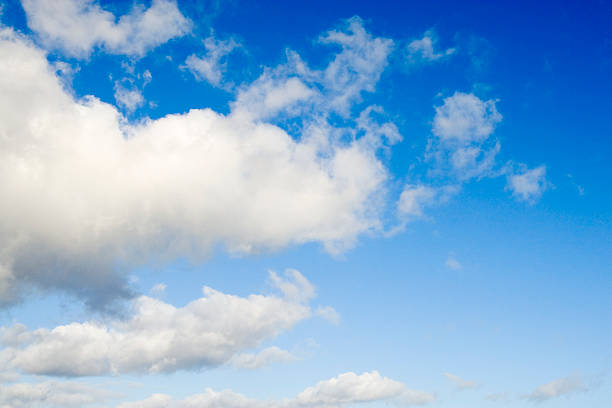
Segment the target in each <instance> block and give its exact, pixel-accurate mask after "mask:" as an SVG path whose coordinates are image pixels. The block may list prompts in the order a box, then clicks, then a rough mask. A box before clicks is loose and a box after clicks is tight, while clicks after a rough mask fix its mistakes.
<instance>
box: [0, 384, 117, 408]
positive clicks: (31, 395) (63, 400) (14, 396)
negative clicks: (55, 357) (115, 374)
mask: <svg viewBox="0 0 612 408" xmlns="http://www.w3.org/2000/svg"><path fill="white" fill-rule="evenodd" d="M112 396H113V394H112V393H110V392H107V391H104V390H102V389H100V388H97V387H93V386H90V385H87V384H82V383H77V382H70V381H45V382H40V383H36V384H31V383H18V384H11V385H3V384H0V407H3V408H5V407H6V408H9V407H10V408H31V407H41V408H64V407H66V408H68V407H83V406H87V405H91V404H99V403H102V402H104V401H106V400H108V399H110V398H111V397H112Z"/></svg>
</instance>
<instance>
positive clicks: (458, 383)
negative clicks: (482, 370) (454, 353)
mask: <svg viewBox="0 0 612 408" xmlns="http://www.w3.org/2000/svg"><path fill="white" fill-rule="evenodd" d="M444 376H445V377H446V378H448V380H449V381H450V382H452V383H453V385H454V386H455V387H456V388H457V389H459V390H466V389H468V388H474V387H477V386H478V383H477V382H476V381H468V380H465V379H463V378H461V377H459V376H458V375H455V374H451V373H444Z"/></svg>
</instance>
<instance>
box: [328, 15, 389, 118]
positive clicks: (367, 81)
mask: <svg viewBox="0 0 612 408" xmlns="http://www.w3.org/2000/svg"><path fill="white" fill-rule="evenodd" d="M342 28H343V30H330V31H328V32H327V33H326V34H324V35H323V36H321V37H320V39H319V41H320V42H321V43H323V44H329V45H337V46H340V47H341V48H342V52H341V53H339V54H337V55H336V58H335V59H334V60H333V61H332V62H331V63H330V64H329V66H328V67H327V68H326V69H325V71H324V72H323V78H322V83H323V85H324V87H325V93H326V96H327V98H328V101H329V105H330V106H331V107H332V108H333V109H334V110H335V111H337V112H338V113H341V114H344V115H348V113H349V108H350V106H351V105H352V103H353V102H354V101H359V99H360V97H361V93H362V92H363V91H366V92H374V90H375V87H376V83H377V82H378V80H379V78H380V75H381V73H382V71H383V70H384V68H385V67H386V66H387V63H388V57H389V54H390V53H391V51H392V50H393V46H394V44H393V40H391V39H388V38H375V37H373V36H372V35H371V34H369V33H368V32H367V31H366V30H365V28H364V27H363V21H362V20H361V19H360V18H359V17H353V18H351V19H349V20H347V21H346V22H345V23H344V27H342Z"/></svg>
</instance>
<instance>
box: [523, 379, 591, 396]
mask: <svg viewBox="0 0 612 408" xmlns="http://www.w3.org/2000/svg"><path fill="white" fill-rule="evenodd" d="M586 389H587V388H586V386H585V384H584V381H582V379H581V378H580V377H564V378H559V379H557V380H554V381H551V382H549V383H546V384H542V385H540V386H539V387H538V388H536V389H535V390H533V392H531V394H529V395H528V396H527V399H529V400H531V401H534V402H543V401H546V400H549V399H552V398H557V397H561V396H563V395H570V394H574V393H577V392H581V391H586Z"/></svg>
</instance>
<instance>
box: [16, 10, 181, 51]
mask: <svg viewBox="0 0 612 408" xmlns="http://www.w3.org/2000/svg"><path fill="white" fill-rule="evenodd" d="M22 5H23V8H24V10H25V12H26V16H27V21H28V26H29V27H30V28H31V29H32V31H34V32H35V33H36V34H37V35H38V37H39V39H40V40H41V42H42V43H43V44H44V45H45V46H46V47H48V48H53V49H59V50H61V51H63V52H64V53H66V54H67V55H70V56H73V57H78V58H87V57H88V56H89V55H90V54H91V52H92V51H93V49H94V48H95V47H100V48H101V49H103V50H104V51H106V52H108V53H110V54H123V55H130V56H139V57H141V56H143V55H144V54H145V53H146V52H147V51H149V50H150V49H152V48H155V47H157V46H159V45H161V44H163V43H165V42H167V41H168V40H170V39H172V38H176V37H180V36H182V35H184V34H186V33H188V32H189V31H190V30H191V25H192V23H191V21H190V20H189V19H187V18H186V17H185V16H183V15H182V14H181V12H180V10H179V9H178V7H177V5H176V2H175V1H174V0H153V1H152V3H151V6H150V7H149V8H145V7H144V6H143V5H142V4H136V5H135V6H134V7H133V9H132V10H131V11H130V13H129V14H125V15H123V16H121V17H119V18H117V17H116V16H115V15H114V14H113V13H111V12H109V11H106V10H104V9H102V8H101V7H100V6H99V5H98V4H97V3H96V2H94V1H93V0H55V1H53V2H49V1H47V0H22Z"/></svg>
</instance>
